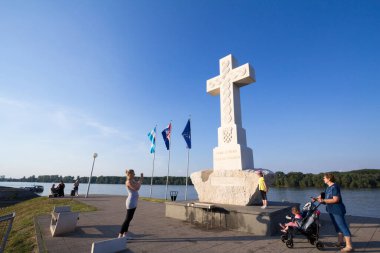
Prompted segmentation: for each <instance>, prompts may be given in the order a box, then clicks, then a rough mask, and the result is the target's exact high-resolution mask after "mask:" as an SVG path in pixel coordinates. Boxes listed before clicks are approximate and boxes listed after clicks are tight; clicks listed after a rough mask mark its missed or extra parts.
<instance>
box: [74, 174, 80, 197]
mask: <svg viewBox="0 0 380 253" xmlns="http://www.w3.org/2000/svg"><path fill="white" fill-rule="evenodd" d="M78 191H79V178H78V179H77V180H75V182H74V194H75V196H77V197H78V196H79V194H78Z"/></svg>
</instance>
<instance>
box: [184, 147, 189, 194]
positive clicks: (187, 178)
mask: <svg viewBox="0 0 380 253" xmlns="http://www.w3.org/2000/svg"><path fill="white" fill-rule="evenodd" d="M189 161H190V149H189V148H188V149H187V172H186V188H185V200H187V184H188V183H187V182H188V180H189Z"/></svg>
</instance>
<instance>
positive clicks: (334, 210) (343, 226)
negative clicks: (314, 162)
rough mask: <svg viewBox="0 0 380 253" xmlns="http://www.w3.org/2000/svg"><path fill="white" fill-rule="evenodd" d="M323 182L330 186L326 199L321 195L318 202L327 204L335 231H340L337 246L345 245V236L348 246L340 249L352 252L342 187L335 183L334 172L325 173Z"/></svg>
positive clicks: (326, 192) (327, 189) (326, 191)
mask: <svg viewBox="0 0 380 253" xmlns="http://www.w3.org/2000/svg"><path fill="white" fill-rule="evenodd" d="M323 182H324V183H325V184H327V186H328V187H327V188H326V190H325V197H324V199H322V196H319V197H318V202H320V203H324V204H326V211H327V212H328V214H329V215H330V218H331V221H332V223H333V225H334V227H335V231H336V232H337V233H338V242H337V243H336V246H337V247H342V246H343V236H344V239H345V241H346V246H345V247H344V248H342V249H341V250H340V251H341V252H351V251H353V247H352V242H351V232H350V229H349V228H348V225H347V222H346V219H345V217H344V216H345V214H346V207H345V206H344V204H343V199H342V195H341V194H340V187H339V185H338V184H336V183H335V177H334V175H333V174H332V173H325V174H324V176H323Z"/></svg>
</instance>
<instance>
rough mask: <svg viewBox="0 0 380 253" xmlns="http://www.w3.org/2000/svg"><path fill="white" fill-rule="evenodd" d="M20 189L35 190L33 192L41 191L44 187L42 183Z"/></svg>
mask: <svg viewBox="0 0 380 253" xmlns="http://www.w3.org/2000/svg"><path fill="white" fill-rule="evenodd" d="M20 188H21V189H24V190H27V191H31V192H35V193H42V192H43V191H44V187H43V186H42V185H34V186H29V187H20Z"/></svg>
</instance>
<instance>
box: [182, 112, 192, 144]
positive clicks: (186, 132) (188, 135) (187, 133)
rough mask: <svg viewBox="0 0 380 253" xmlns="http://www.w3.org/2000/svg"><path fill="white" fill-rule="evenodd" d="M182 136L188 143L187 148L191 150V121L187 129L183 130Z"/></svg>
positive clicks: (188, 122)
mask: <svg viewBox="0 0 380 253" xmlns="http://www.w3.org/2000/svg"><path fill="white" fill-rule="evenodd" d="M182 136H183V138H184V139H185V141H186V144H187V148H188V149H191V128H190V119H189V120H188V121H187V124H186V126H185V129H183V132H182Z"/></svg>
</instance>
